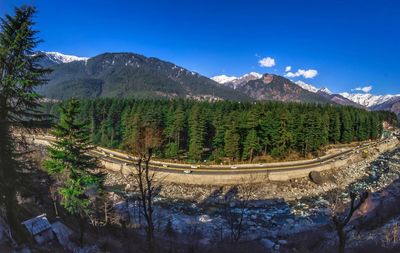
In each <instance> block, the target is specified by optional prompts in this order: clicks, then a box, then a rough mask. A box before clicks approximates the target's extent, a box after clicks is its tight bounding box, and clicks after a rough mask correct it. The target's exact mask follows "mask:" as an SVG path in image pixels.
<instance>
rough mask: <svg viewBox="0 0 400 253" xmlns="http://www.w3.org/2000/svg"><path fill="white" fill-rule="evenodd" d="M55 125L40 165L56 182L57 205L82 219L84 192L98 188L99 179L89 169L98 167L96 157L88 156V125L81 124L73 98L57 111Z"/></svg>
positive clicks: (85, 204)
mask: <svg viewBox="0 0 400 253" xmlns="http://www.w3.org/2000/svg"><path fill="white" fill-rule="evenodd" d="M60 110H61V114H60V120H59V123H58V124H57V125H56V126H55V128H54V130H53V131H52V135H53V136H55V137H56V141H55V143H54V144H52V145H51V146H50V147H49V148H48V153H49V158H48V159H47V160H46V161H44V163H43V166H44V167H45V168H46V169H47V171H48V173H49V174H50V175H52V176H54V177H55V178H56V179H58V180H59V181H60V183H61V184H62V186H61V187H60V189H59V193H60V195H61V196H62V201H61V204H62V205H63V206H64V207H65V208H66V210H67V211H68V212H70V213H71V214H73V215H78V216H80V217H84V216H85V215H87V214H88V213H89V204H90V201H89V196H88V194H87V193H88V191H89V190H90V189H92V188H94V189H97V188H98V187H99V186H100V183H101V182H100V179H99V177H98V175H96V174H95V173H94V172H93V170H94V169H96V168H97V167H98V162H97V160H96V158H93V157H92V156H90V155H88V152H89V151H90V150H91V149H92V148H93V147H92V146H91V145H90V133H89V131H88V127H87V126H88V124H87V123H85V122H82V121H81V120H80V119H79V117H78V115H79V114H80V103H79V101H78V100H76V99H72V100H70V101H68V102H66V104H65V105H63V106H62V107H61V108H60Z"/></svg>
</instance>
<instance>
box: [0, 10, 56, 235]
mask: <svg viewBox="0 0 400 253" xmlns="http://www.w3.org/2000/svg"><path fill="white" fill-rule="evenodd" d="M34 14H35V8H33V7H30V6H24V7H21V8H16V9H15V14H14V16H10V15H5V17H4V19H1V21H0V192H1V195H0V204H1V205H4V206H5V210H6V216H7V220H8V223H9V225H10V227H11V232H12V234H13V237H14V238H16V239H17V240H20V239H21V237H22V232H21V231H22V229H21V226H20V222H19V221H18V220H17V214H18V207H17V204H16V200H15V198H16V182H17V177H18V168H19V166H22V165H23V164H22V163H21V164H19V163H18V162H17V158H18V157H19V154H17V153H16V151H15V149H16V142H17V140H16V137H15V136H13V135H12V129H15V128H19V129H22V128H23V129H31V128H36V127H41V126H43V125H48V124H50V120H49V118H48V117H47V115H43V114H42V113H41V112H40V110H39V98H40V97H39V95H38V94H37V93H36V92H35V88H37V87H38V86H39V85H42V84H43V83H45V80H44V76H45V74H46V73H48V72H49V70H47V69H43V68H40V67H39V66H38V64H37V62H38V60H39V59H40V57H41V56H40V55H38V54H34V51H33V50H34V49H35V47H36V46H37V44H38V42H39V40H38V39H37V38H36V35H37V33H38V32H37V31H35V30H33V28H32V27H33V25H34V22H33V20H32V19H33V16H34Z"/></svg>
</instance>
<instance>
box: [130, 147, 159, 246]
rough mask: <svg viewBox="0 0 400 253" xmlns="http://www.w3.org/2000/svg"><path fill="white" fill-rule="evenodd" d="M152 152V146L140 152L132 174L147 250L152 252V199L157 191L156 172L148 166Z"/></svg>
mask: <svg viewBox="0 0 400 253" xmlns="http://www.w3.org/2000/svg"><path fill="white" fill-rule="evenodd" d="M152 154H153V149H152V148H148V150H147V152H146V153H141V154H140V156H139V158H138V162H137V166H136V170H135V174H134V178H135V180H136V183H137V185H138V190H139V200H140V202H141V205H142V214H143V216H144V218H145V221H146V223H147V228H146V235H147V243H148V247H149V252H154V217H153V214H154V207H153V200H154V197H155V196H156V195H157V194H158V192H159V187H158V184H157V183H156V182H155V181H156V179H155V175H156V173H155V171H151V170H150V167H149V163H150V159H151V157H152Z"/></svg>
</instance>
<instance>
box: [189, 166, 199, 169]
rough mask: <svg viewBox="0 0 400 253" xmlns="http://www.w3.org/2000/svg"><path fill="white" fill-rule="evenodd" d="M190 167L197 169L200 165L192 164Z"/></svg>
mask: <svg viewBox="0 0 400 253" xmlns="http://www.w3.org/2000/svg"><path fill="white" fill-rule="evenodd" d="M190 168H192V169H197V168H198V166H197V165H190Z"/></svg>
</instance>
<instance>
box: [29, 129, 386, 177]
mask: <svg viewBox="0 0 400 253" xmlns="http://www.w3.org/2000/svg"><path fill="white" fill-rule="evenodd" d="M34 138H35V140H40V141H45V142H52V141H54V138H52V137H49V136H36V137H34ZM385 141H388V140H387V139H384V140H379V141H377V142H370V143H367V144H364V145H362V146H358V147H356V148H351V149H348V150H345V151H343V152H339V153H337V154H333V155H329V156H324V157H320V158H317V159H313V160H305V161H297V162H288V163H263V164H237V165H190V164H179V163H168V162H160V161H152V162H150V167H151V168H152V169H153V170H156V171H163V172H168V173H184V172H185V171H186V172H189V171H190V173H196V174H239V173H240V174H248V173H259V172H268V171H276V170H279V171H295V170H300V169H305V168H314V167H317V166H320V165H321V164H328V163H331V162H334V161H335V160H337V159H346V158H347V157H348V156H349V155H351V154H353V153H355V152H362V151H363V150H366V149H369V148H371V147H375V146H377V145H379V144H381V143H383V142H385ZM91 153H92V154H93V155H94V156H96V157H98V158H99V159H101V160H104V161H108V162H112V163H115V164H124V165H134V164H135V159H134V158H133V157H130V156H129V155H128V154H124V153H121V152H117V151H113V150H110V149H106V148H101V147H97V148H96V149H94V150H93V151H91Z"/></svg>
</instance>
